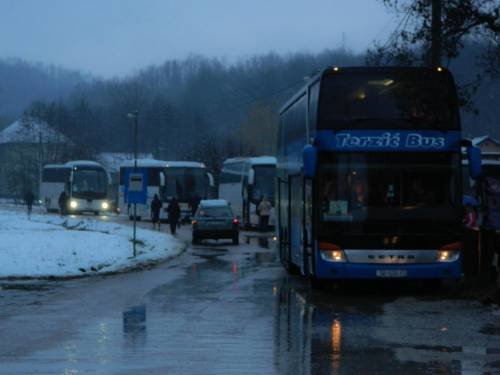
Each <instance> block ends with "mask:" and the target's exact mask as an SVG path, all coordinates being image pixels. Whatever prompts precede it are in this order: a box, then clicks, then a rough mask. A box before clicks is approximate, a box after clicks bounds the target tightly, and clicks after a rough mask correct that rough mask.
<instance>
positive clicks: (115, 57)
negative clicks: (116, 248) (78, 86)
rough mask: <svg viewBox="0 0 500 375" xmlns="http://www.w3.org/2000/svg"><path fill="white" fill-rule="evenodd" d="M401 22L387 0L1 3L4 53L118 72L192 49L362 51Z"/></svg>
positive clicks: (229, 55)
mask: <svg viewBox="0 0 500 375" xmlns="http://www.w3.org/2000/svg"><path fill="white" fill-rule="evenodd" d="M394 27H395V20H394V19H393V17H392V15H391V14H389V13H388V12H387V10H386V9H385V8H384V6H383V5H382V2H381V1H380V0H350V1H345V0H251V1H249V0H247V1H243V0H0V58H2V57H20V58H23V59H26V60H30V61H42V62H46V63H54V64H57V65H62V66H64V67H67V68H72V69H80V70H84V71H87V72H90V73H92V74H97V75H101V76H105V77H110V76H115V75H124V74H129V73H132V72H134V71H136V70H138V69H140V68H143V67H145V66H147V65H149V64H153V63H161V62H163V61H164V60H166V59H171V58H184V57H186V56H188V55H189V54H201V55H205V56H210V57H212V56H213V57H221V58H225V59H227V60H228V61H234V60H235V59H238V58H245V57H249V56H251V55H253V54H262V53H267V52H269V51H275V52H278V53H288V52H298V51H308V52H317V51H320V50H322V49H325V48H338V47H341V46H342V43H343V40H345V47H346V48H347V49H349V50H352V51H355V52H359V51H364V50H365V49H366V48H367V47H368V46H369V45H371V42H372V41H373V39H374V38H375V37H377V38H378V39H380V40H385V39H384V38H386V37H387V35H388V34H389V33H390V32H391V31H392V30H393V28H394ZM342 33H345V39H343V37H342Z"/></svg>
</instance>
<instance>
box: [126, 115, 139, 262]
mask: <svg viewBox="0 0 500 375" xmlns="http://www.w3.org/2000/svg"><path fill="white" fill-rule="evenodd" d="M128 117H129V118H133V119H134V173H137V127H138V126H137V125H138V124H137V123H138V121H139V111H134V112H132V113H129V114H128ZM132 242H133V246H134V258H135V256H136V255H137V251H136V242H137V202H135V201H134V234H133V239H132Z"/></svg>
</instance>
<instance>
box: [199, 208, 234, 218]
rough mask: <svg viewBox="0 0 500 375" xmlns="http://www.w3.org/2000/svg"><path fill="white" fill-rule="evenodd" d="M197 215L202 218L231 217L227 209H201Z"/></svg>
mask: <svg viewBox="0 0 500 375" xmlns="http://www.w3.org/2000/svg"><path fill="white" fill-rule="evenodd" d="M198 215H199V216H204V217H231V216H232V213H231V210H230V209H229V208H228V207H201V208H200V212H199V213H198Z"/></svg>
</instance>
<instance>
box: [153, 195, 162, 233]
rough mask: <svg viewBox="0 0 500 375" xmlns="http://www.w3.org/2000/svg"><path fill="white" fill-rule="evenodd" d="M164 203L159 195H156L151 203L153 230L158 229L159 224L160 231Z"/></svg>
mask: <svg viewBox="0 0 500 375" xmlns="http://www.w3.org/2000/svg"><path fill="white" fill-rule="evenodd" d="M162 206H163V205H162V203H161V200H160V198H158V194H155V196H154V198H153V200H152V201H151V221H152V222H153V229H155V228H156V224H158V230H160V211H161V208H162Z"/></svg>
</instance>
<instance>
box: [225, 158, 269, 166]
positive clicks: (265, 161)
mask: <svg viewBox="0 0 500 375" xmlns="http://www.w3.org/2000/svg"><path fill="white" fill-rule="evenodd" d="M242 162H244V163H248V164H250V165H268V164H273V165H276V157H275V156H250V157H243V156H242V157H237V158H230V159H226V160H225V161H224V163H223V165H228V164H233V163H242Z"/></svg>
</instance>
